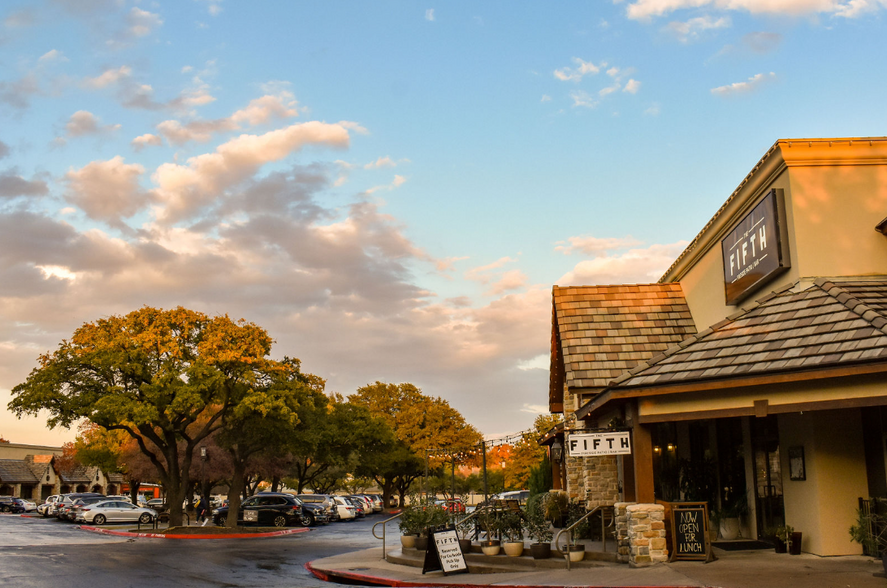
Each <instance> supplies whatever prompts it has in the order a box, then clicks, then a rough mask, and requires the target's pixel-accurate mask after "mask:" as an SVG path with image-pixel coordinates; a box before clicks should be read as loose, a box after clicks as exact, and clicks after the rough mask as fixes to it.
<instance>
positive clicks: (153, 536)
mask: <svg viewBox="0 0 887 588" xmlns="http://www.w3.org/2000/svg"><path fill="white" fill-rule="evenodd" d="M79 528H80V529H83V530H84V531H91V532H93V533H100V534H103V535H116V536H118V537H140V538H146V539H259V538H262V537H281V536H283V535H295V534H296V533H307V532H308V531H310V530H311V529H307V528H304V527H302V528H300V529H287V530H285V531H269V532H267V533H232V534H231V535H216V534H213V535H164V534H163V533H131V532H129V531H112V530H111V529H100V528H98V527H90V526H87V525H80V527H79Z"/></svg>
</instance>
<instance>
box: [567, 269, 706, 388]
mask: <svg viewBox="0 0 887 588" xmlns="http://www.w3.org/2000/svg"><path fill="white" fill-rule="evenodd" d="M695 332H696V327H695V325H694V324H693V318H692V316H691V315H690V309H689V307H688V306H687V301H686V300H685V299H684V294H683V290H681V285H680V284H677V283H673V284H626V285H619V286H570V287H563V288H562V287H559V286H555V287H554V288H553V290H552V350H551V380H550V391H549V392H550V400H551V401H552V402H556V399H557V398H558V397H560V396H559V395H562V392H563V384H564V383H566V384H567V385H568V386H570V387H571V388H603V387H605V386H607V384H609V383H610V382H611V381H612V380H613V379H614V378H617V377H619V376H620V375H621V374H622V373H624V372H625V371H626V370H628V369H631V368H633V367H635V366H636V365H638V364H639V363H641V362H642V361H645V360H647V359H650V358H651V357H653V356H654V355H656V354H657V353H661V352H662V351H664V350H665V349H666V348H668V347H670V346H672V345H674V344H675V343H677V342H679V341H681V340H683V339H685V338H686V337H687V336H688V335H692V334H694V333H695ZM561 401H562V400H561Z"/></svg>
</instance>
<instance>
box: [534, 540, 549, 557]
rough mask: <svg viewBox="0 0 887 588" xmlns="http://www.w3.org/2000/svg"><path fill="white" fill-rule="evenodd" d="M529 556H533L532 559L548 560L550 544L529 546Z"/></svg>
mask: <svg viewBox="0 0 887 588" xmlns="http://www.w3.org/2000/svg"><path fill="white" fill-rule="evenodd" d="M530 554H531V555H532V556H533V559H548V558H549V557H551V543H533V544H531V545H530Z"/></svg>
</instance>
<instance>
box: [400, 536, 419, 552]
mask: <svg viewBox="0 0 887 588" xmlns="http://www.w3.org/2000/svg"><path fill="white" fill-rule="evenodd" d="M418 537H419V536H418V535H401V536H400V544H401V545H402V546H403V547H404V549H415V548H416V539H417V538H418Z"/></svg>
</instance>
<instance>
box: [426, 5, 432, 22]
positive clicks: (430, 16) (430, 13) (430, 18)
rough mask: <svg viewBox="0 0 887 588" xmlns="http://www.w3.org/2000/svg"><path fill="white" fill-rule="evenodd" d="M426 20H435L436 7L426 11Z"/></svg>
mask: <svg viewBox="0 0 887 588" xmlns="http://www.w3.org/2000/svg"><path fill="white" fill-rule="evenodd" d="M425 20H427V21H432V22H433V21H434V9H433V8H429V9H427V10H426V11H425Z"/></svg>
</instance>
